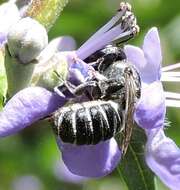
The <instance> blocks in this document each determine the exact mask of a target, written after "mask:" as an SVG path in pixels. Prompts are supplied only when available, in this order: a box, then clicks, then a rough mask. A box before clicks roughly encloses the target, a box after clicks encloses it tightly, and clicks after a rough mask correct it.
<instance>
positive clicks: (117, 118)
mask: <svg viewBox="0 0 180 190" xmlns="http://www.w3.org/2000/svg"><path fill="white" fill-rule="evenodd" d="M106 48H107V49H108V52H109V49H110V48H113V49H110V50H112V51H111V55H110V54H109V53H107V49H106ZM100 51H101V52H105V53H104V55H103V56H102V55H101V56H100V57H99V54H98V56H97V54H95V55H93V59H94V60H96V61H95V63H96V64H97V65H96V64H95V65H96V66H97V69H98V70H97V72H96V74H95V77H94V78H92V79H89V80H88V81H87V82H85V83H83V84H80V85H79V86H77V87H74V88H72V84H70V85H67V84H66V88H67V89H69V91H70V92H71V93H73V94H74V95H80V94H82V93H85V92H87V91H88V92H89V93H90V95H91V99H90V100H89V101H86V102H83V103H74V104H71V105H69V106H66V107H62V108H59V109H58V110H57V111H56V112H55V113H54V114H53V120H54V125H53V129H54V132H55V134H56V135H57V136H58V137H59V138H60V139H61V140H62V141H63V142H64V143H71V144H75V145H95V144H98V143H100V142H102V141H106V140H108V139H110V138H112V137H115V136H116V135H117V134H119V133H121V134H122V142H121V149H122V152H123V154H124V153H125V152H126V150H127V147H128V142H129V140H130V137H131V133H132V126H133V113H134V108H135V104H136V102H137V101H138V99H139V98H140V93H141V80H140V76H139V73H138V72H137V70H136V69H135V67H134V66H133V65H132V64H131V63H129V62H128V61H127V59H126V57H125V54H124V52H123V51H122V50H119V48H117V47H113V46H108V47H105V48H104V49H102V50H100ZM97 53H98V52H97ZM109 55H110V57H111V59H109ZM96 56H97V57H96ZM89 60H90V61H92V59H91V58H89ZM104 64H107V65H104Z"/></svg>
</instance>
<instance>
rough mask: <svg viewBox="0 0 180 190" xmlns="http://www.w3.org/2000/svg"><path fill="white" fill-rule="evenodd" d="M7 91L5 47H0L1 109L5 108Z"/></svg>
mask: <svg viewBox="0 0 180 190" xmlns="http://www.w3.org/2000/svg"><path fill="white" fill-rule="evenodd" d="M6 93H7V78H6V71H5V67H4V49H2V48H1V49H0V109H2V108H3V105H4V100H5V99H6Z"/></svg>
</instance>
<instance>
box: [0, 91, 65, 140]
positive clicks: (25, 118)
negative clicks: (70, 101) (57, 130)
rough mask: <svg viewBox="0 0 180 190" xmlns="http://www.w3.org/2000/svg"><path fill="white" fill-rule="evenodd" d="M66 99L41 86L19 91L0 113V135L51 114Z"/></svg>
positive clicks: (12, 131) (19, 128) (14, 130)
mask: <svg viewBox="0 0 180 190" xmlns="http://www.w3.org/2000/svg"><path fill="white" fill-rule="evenodd" d="M65 102H66V99H65V98H63V97H60V96H58V95H56V94H55V93H52V92H50V91H48V90H46V89H44V88H41V87H29V88H26V89H24V90H21V91H19V92H18V93H17V94H16V95H14V96H13V97H12V98H11V99H10V100H9V102H8V103H7V104H6V105H5V107H4V109H3V111H1V113H0V120H1V123H0V137H4V136H8V135H12V134H14V133H16V132H18V131H19V130H21V129H23V128H25V127H27V126H29V125H31V124H32V123H34V122H35V121H38V120H39V119H41V118H44V117H46V116H48V115H49V114H51V113H52V112H53V111H55V110H56V109H58V107H60V106H62V105H63V104H65Z"/></svg>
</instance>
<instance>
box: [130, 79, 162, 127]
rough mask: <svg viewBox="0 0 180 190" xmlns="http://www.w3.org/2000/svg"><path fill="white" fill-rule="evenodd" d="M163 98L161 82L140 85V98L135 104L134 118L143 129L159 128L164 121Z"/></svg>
mask: <svg viewBox="0 0 180 190" xmlns="http://www.w3.org/2000/svg"><path fill="white" fill-rule="evenodd" d="M165 112H166V107H165V97H164V93H163V87H162V84H161V82H154V83H151V84H149V85H145V84H142V92H141V98H140V100H139V102H138V104H137V107H136V110H135V114H134V118H135V121H136V122H137V124H138V125H139V126H140V127H142V128H145V129H152V128H157V127H161V126H163V124H164V119H165Z"/></svg>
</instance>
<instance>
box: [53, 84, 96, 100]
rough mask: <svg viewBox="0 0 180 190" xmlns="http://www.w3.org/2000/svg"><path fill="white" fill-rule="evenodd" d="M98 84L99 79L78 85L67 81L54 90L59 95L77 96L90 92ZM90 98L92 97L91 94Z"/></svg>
mask: <svg viewBox="0 0 180 190" xmlns="http://www.w3.org/2000/svg"><path fill="white" fill-rule="evenodd" d="M96 86H97V81H88V82H85V83H83V84H80V85H78V86H74V85H73V84H71V83H69V82H67V81H66V82H64V83H63V84H61V85H60V86H57V87H55V88H54V92H56V93H57V94H58V95H59V96H61V97H63V98H65V97H67V95H68V97H70V98H73V97H76V96H81V95H83V94H85V95H87V94H89V93H88V92H89V91H91V89H92V88H94V87H96ZM89 98H91V97H90V96H89Z"/></svg>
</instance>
